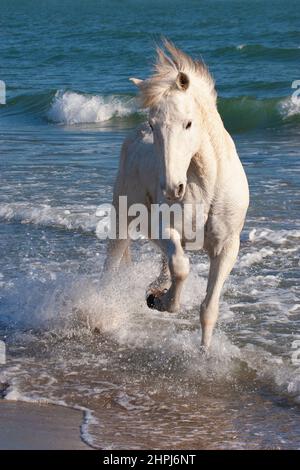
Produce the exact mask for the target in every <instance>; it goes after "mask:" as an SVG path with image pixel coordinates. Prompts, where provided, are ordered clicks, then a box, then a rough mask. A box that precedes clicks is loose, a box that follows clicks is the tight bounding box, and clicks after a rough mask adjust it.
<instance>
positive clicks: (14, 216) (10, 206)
mask: <svg viewBox="0 0 300 470" xmlns="http://www.w3.org/2000/svg"><path fill="white" fill-rule="evenodd" d="M0 219H3V220H7V221H18V222H20V223H22V224H34V225H43V226H46V227H49V226H50V227H51V226H55V227H61V228H66V229H68V230H83V231H85V232H95V231H96V227H97V224H98V223H99V220H100V219H99V217H98V216H97V206H80V205H74V206H69V207H68V208H67V209H66V207H53V206H50V205H48V204H40V205H35V204H31V203H28V202H18V203H4V204H0ZM102 222H103V221H102ZM104 222H105V221H104ZM107 223H108V218H107Z"/></svg>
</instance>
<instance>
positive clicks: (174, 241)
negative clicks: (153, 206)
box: [147, 229, 189, 312]
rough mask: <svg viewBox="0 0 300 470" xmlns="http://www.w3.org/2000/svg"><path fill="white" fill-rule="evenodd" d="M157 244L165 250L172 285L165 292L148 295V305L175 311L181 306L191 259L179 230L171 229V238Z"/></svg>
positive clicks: (157, 308) (162, 309)
mask: <svg viewBox="0 0 300 470" xmlns="http://www.w3.org/2000/svg"><path fill="white" fill-rule="evenodd" d="M157 244H158V245H159V247H160V248H161V250H162V251H163V253H164V255H165V257H166V259H167V263H168V269H169V272H170V275H171V286H170V287H169V289H168V290H167V291H166V292H165V293H161V294H158V295H155V294H154V293H152V294H150V295H149V296H148V297H147V305H148V307H150V308H154V309H156V310H160V311H168V312H175V311H176V310H178V308H179V306H180V294H181V291H182V287H183V284H184V281H185V279H186V278H187V276H188V274H189V260H188V258H187V257H186V256H185V254H184V251H183V248H182V246H181V240H180V236H179V234H178V232H177V231H176V230H174V229H170V233H169V238H168V239H163V240H158V241H157Z"/></svg>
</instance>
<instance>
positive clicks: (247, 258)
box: [238, 248, 274, 268]
mask: <svg viewBox="0 0 300 470" xmlns="http://www.w3.org/2000/svg"><path fill="white" fill-rule="evenodd" d="M273 253H274V250H272V249H271V248H262V249H261V250H259V251H255V252H254V253H247V254H246V255H244V256H242V258H241V259H240V261H239V263H238V266H239V267H241V268H244V267H248V266H251V265H252V264H255V263H259V262H260V261H262V260H263V259H264V258H266V257H267V256H272V255H273Z"/></svg>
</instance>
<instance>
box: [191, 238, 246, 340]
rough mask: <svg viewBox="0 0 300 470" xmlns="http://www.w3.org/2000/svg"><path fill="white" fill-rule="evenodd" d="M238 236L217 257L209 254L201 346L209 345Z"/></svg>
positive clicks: (237, 244)
mask: <svg viewBox="0 0 300 470" xmlns="http://www.w3.org/2000/svg"><path fill="white" fill-rule="evenodd" d="M239 245H240V240H239V236H238V237H234V238H233V239H231V240H230V241H228V242H227V243H226V244H225V245H224V247H223V249H222V250H221V252H220V253H219V254H217V255H215V256H214V255H213V254H210V268H209V276H208V282H207V291H206V297H205V299H204V301H203V302H202V305H201V310H200V321H201V326H202V342H201V344H202V346H203V347H204V348H205V349H207V348H208V347H209V345H210V342H211V338H212V333H213V329H214V326H215V324H216V321H217V318H218V313H219V299H220V295H221V290H222V287H223V284H224V282H225V280H226V278H227V276H228V275H229V273H230V271H231V270H232V268H233V265H234V263H235V260H236V258H237V255H238V251H239Z"/></svg>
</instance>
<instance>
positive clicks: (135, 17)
mask: <svg viewBox="0 0 300 470" xmlns="http://www.w3.org/2000/svg"><path fill="white" fill-rule="evenodd" d="M162 36H166V37H168V38H169V39H171V40H172V41H173V42H175V44H176V45H177V46H178V47H180V48H182V49H183V50H184V51H185V52H187V53H189V54H191V55H192V56H193V57H195V58H197V57H202V58H203V60H204V61H205V62H206V63H207V65H208V66H209V69H210V71H211V72H212V74H213V76H214V78H215V81H216V87H217V91H218V107H219V110H220V113H221V116H222V118H223V120H224V123H225V126H226V127H227V129H228V130H229V131H230V132H231V134H232V136H233V138H234V140H235V142H236V145H237V148H238V151H239V154H240V158H241V160H242V162H243V165H244V168H245V171H246V173H247V176H248V180H249V185H250V193H251V203H250V208H249V212H248V216H247V220H246V224H245V228H244V230H243V233H242V244H241V250H240V255H239V259H238V262H237V264H236V266H235V268H234V270H233V272H232V275H231V276H230V279H229V280H228V282H227V283H226V285H225V288H224V295H223V298H222V302H221V307H220V310H221V313H220V321H219V324H218V328H217V331H216V333H215V337H214V342H213V345H212V351H211V354H210V357H209V358H203V357H202V356H201V355H200V352H199V337H200V331H199V305H200V302H201V300H202V298H203V296H204V293H205V285H206V277H207V271H208V260H207V258H206V256H205V254H203V253H198V254H197V253H193V254H191V255H190V258H191V263H192V272H191V274H190V277H189V279H188V281H187V283H186V288H185V291H184V295H183V307H182V310H181V311H180V312H179V313H178V314H176V315H174V314H167V313H165V314H161V313H159V312H157V313H154V312H153V311H150V310H149V309H148V308H147V306H146V303H145V289H146V287H147V285H148V284H149V282H151V280H153V279H154V277H155V274H156V273H157V271H158V269H159V262H158V259H159V258H158V254H157V253H156V252H155V251H154V250H153V248H152V246H151V245H150V244H149V243H148V242H146V241H140V242H134V244H133V252H134V264H133V266H132V267H130V268H128V269H127V270H126V271H125V272H123V273H121V274H120V276H119V277H118V278H116V279H115V284H114V285H113V286H111V287H110V288H109V289H106V290H105V289H103V287H102V286H101V282H100V275H101V270H102V268H103V261H104V256H105V250H106V244H105V242H104V241H101V240H99V239H98V238H97V237H96V234H95V229H96V225H97V223H98V221H99V217H97V215H96V211H97V207H98V206H99V205H100V204H101V203H103V202H110V201H111V198H112V187H113V182H114V178H115V175H116V170H117V166H118V158H119V152H120V147H121V144H122V141H123V140H124V138H125V136H126V135H127V134H128V132H130V130H131V129H132V128H134V127H135V126H136V125H138V124H139V123H140V122H142V121H143V120H144V119H146V113H145V111H143V110H141V109H140V108H139V105H138V102H137V100H136V89H135V88H134V86H133V85H132V83H130V82H129V80H128V78H129V77H132V76H134V77H139V78H146V77H147V76H149V74H150V73H151V68H152V64H153V62H154V58H155V45H156V44H157V42H159V41H160V39H161V37H162ZM0 58H1V60H0V80H2V81H3V82H5V85H6V104H1V105H0V339H1V340H2V341H5V343H6V350H7V360H6V365H2V366H0V397H2V398H3V399H7V400H23V401H31V402H50V403H55V404H61V405H63V406H69V407H74V408H78V409H81V410H82V411H83V412H84V421H83V423H82V426H81V436H82V439H84V440H85V441H86V442H88V443H89V444H90V445H92V446H94V447H96V448H106V449H113V448H118V449H133V448H136V449H139V448H148V449H149V448H150V449H151V448H152V449H153V448H154V449H167V448H174V449H188V448H189V449H200V448H205V449H214V448H217V449H245V448H247V449H249V448H251V449H262V448H272V449H285V448H292V449H293V448H294V449H295V448H298V449H299V448H300V425H299V417H300V414H299V404H300V352H299V351H300V328H299V321H300V300H299V277H300V275H299V240H300V213H299V209H300V207H299V196H300V189H299V156H300V145H299V144H300V96H299V98H298V99H295V97H294V99H293V97H292V94H293V93H294V92H295V91H296V88H292V84H293V82H294V81H295V80H300V67H299V64H300V9H299V2H297V1H292V0H287V1H285V2H283V1H278V0H277V1H276V0H275V1H263V0H249V1H242V0H228V1H225V0H211V1H209V2H208V1H201V0H198V1H197V0H187V1H185V2H182V1H178V0H172V1H171V0H162V1H157V0H152V1H146V0H123V1H121V0H110V1H108V0H106V1H104V0H99V1H97V0H87V1H83V0H61V1H58V0H48V1H46V0H39V1H38V0H0ZM299 84H300V82H299ZM294 86H296V85H295V84H294ZM298 352H299V354H298ZM0 422H1V416H0Z"/></svg>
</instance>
